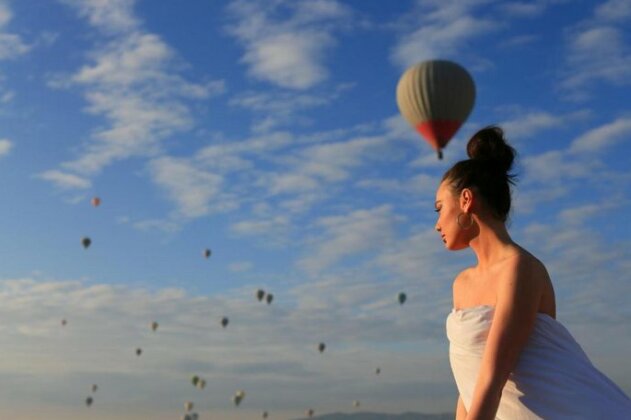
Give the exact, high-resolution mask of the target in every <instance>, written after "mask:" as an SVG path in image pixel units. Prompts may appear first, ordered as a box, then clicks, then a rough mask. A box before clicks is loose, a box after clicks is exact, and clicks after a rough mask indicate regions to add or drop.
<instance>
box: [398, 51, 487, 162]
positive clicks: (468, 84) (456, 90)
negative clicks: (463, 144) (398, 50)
mask: <svg viewBox="0 0 631 420" xmlns="http://www.w3.org/2000/svg"><path fill="white" fill-rule="evenodd" d="M474 102H475V84H474V82H473V79H472V78H471V75H469V73H468V72H467V71H466V70H465V69H464V68H463V67H462V66H460V65H459V64H456V63H454V62H451V61H446V60H430V61H424V62H422V63H418V64H416V65H414V66H411V67H409V68H408V69H407V70H406V71H405V73H403V75H402V76H401V78H400V79H399V83H398V84H397V105H398V106H399V111H400V112H401V115H403V117H404V118H405V119H406V120H407V122H408V123H409V124H410V125H411V126H412V127H414V128H415V129H416V130H417V131H418V132H419V134H420V135H421V136H423V137H424V138H425V140H426V141H427V142H428V143H429V144H430V145H431V146H432V148H434V150H436V152H437V153H438V158H439V159H442V158H443V154H442V149H443V148H444V147H445V146H446V145H447V143H448V142H449V140H451V138H452V137H453V136H454V135H455V134H456V131H458V129H459V128H460V126H461V125H462V123H463V122H464V121H465V120H466V119H467V117H468V116H469V114H470V113H471V110H472V108H473V103H474Z"/></svg>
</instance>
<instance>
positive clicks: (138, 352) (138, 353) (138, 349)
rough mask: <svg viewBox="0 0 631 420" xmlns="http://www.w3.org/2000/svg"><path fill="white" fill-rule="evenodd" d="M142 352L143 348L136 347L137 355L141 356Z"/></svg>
mask: <svg viewBox="0 0 631 420" xmlns="http://www.w3.org/2000/svg"><path fill="white" fill-rule="evenodd" d="M141 354H142V349H141V348H140V347H138V348H137V349H136V356H140V355H141Z"/></svg>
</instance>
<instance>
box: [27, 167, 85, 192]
mask: <svg viewBox="0 0 631 420" xmlns="http://www.w3.org/2000/svg"><path fill="white" fill-rule="evenodd" d="M37 177H39V178H41V179H43V180H45V181H50V182H52V183H53V184H55V185H56V186H57V187H59V188H62V189H70V190H71V189H83V190H84V189H87V188H90V187H91V186H92V183H91V182H90V180H89V179H86V178H83V177H80V176H78V175H74V174H71V173H67V172H63V171H58V170H54V169H51V170H49V171H45V172H42V173H41V174H38V175H37Z"/></svg>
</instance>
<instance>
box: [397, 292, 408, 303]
mask: <svg viewBox="0 0 631 420" xmlns="http://www.w3.org/2000/svg"><path fill="white" fill-rule="evenodd" d="M398 298H399V303H400V304H401V305H403V304H404V303H405V301H406V300H407V298H408V297H407V295H406V294H405V293H399V297H398Z"/></svg>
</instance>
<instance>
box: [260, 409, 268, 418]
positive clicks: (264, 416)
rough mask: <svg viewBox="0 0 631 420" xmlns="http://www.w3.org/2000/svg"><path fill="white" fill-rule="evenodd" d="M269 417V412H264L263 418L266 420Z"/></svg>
mask: <svg viewBox="0 0 631 420" xmlns="http://www.w3.org/2000/svg"><path fill="white" fill-rule="evenodd" d="M267 416H268V414H267V411H263V415H262V416H261V417H263V418H264V419H266V418H267Z"/></svg>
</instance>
